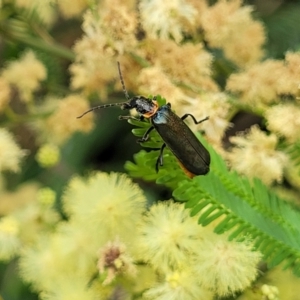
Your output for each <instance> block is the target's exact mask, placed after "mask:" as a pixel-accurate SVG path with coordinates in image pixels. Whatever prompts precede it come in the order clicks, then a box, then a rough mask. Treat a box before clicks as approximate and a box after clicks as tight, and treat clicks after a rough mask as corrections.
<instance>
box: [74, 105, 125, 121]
mask: <svg viewBox="0 0 300 300" xmlns="http://www.w3.org/2000/svg"><path fill="white" fill-rule="evenodd" d="M126 103H127V102H121V103H110V104H104V105H98V106H95V107H92V108H90V109H89V110H87V111H85V112H84V113H83V114H82V115H80V116H78V117H77V119H80V118H82V117H83V116H84V115H86V114H88V113H89V112H91V111H94V110H97V109H101V108H107V107H112V106H122V105H124V104H126Z"/></svg>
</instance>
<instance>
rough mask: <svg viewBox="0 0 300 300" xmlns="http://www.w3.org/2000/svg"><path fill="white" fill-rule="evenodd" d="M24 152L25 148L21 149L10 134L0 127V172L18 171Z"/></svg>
mask: <svg viewBox="0 0 300 300" xmlns="http://www.w3.org/2000/svg"><path fill="white" fill-rule="evenodd" d="M25 154H26V150H22V149H21V148H20V147H19V146H18V145H17V144H16V142H15V140H14V138H13V136H12V134H11V133H9V132H8V131H7V130H6V129H4V128H0V172H2V171H13V172H17V171H19V169H20V166H19V165H20V162H21V159H22V158H23V157H24V156H25Z"/></svg>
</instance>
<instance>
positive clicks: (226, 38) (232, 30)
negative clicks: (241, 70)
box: [200, 0, 265, 67]
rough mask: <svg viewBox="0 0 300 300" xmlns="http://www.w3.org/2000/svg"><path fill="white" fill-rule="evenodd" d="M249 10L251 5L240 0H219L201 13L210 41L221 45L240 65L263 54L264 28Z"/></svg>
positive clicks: (218, 46)
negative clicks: (246, 4) (245, 4)
mask: <svg viewBox="0 0 300 300" xmlns="http://www.w3.org/2000/svg"><path fill="white" fill-rule="evenodd" d="M251 12H252V8H251V7H250V6H242V1H241V0H232V1H225V0H221V1H218V2H217V3H216V4H215V5H214V6H212V7H209V8H208V9H206V10H205V11H204V12H203V13H202V14H201V16H200V18H201V23H202V27H203V29H204V35H205V39H206V40H207V41H208V43H209V45H210V46H211V47H216V48H222V49H223V51H224V54H225V56H226V57H227V58H229V59H230V60H232V61H233V62H235V63H236V64H237V65H239V66H241V67H245V66H248V65H251V64H253V63H255V62H257V61H258V60H259V59H260V58H261V57H262V55H263V51H262V45H263V43H264V41H265V34H264V29H263V27H262V24H261V23H259V22H258V21H254V20H253V19H252V17H251Z"/></svg>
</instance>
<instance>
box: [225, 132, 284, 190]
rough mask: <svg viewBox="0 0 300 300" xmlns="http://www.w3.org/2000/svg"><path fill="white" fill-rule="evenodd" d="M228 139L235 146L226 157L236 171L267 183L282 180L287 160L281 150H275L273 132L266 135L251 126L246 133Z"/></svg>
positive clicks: (275, 141)
mask: <svg viewBox="0 0 300 300" xmlns="http://www.w3.org/2000/svg"><path fill="white" fill-rule="evenodd" d="M230 141H231V142H232V143H233V144H235V147H233V148H232V151H231V152H230V153H228V155H227V158H228V159H229V161H230V163H231V165H232V167H233V168H234V169H235V170H236V171H237V172H238V173H241V174H244V175H246V176H248V177H250V178H253V177H258V178H260V179H261V180H262V181H263V182H264V183H265V184H267V185H271V184H272V183H273V182H280V181H281V180H282V178H283V170H284V167H285V166H286V164H287V162H288V160H287V156H286V155H285V154H284V153H283V152H281V151H277V150H276V145H277V142H278V141H277V137H276V135H275V134H270V135H267V134H266V133H264V132H262V131H261V130H260V129H259V128H258V127H257V126H253V127H251V130H250V131H249V132H248V133H247V134H245V135H241V136H234V137H231V139H230Z"/></svg>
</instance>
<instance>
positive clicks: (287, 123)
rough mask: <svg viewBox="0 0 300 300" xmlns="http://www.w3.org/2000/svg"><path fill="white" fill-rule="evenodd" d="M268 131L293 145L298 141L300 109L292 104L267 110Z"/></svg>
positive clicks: (299, 135)
mask: <svg viewBox="0 0 300 300" xmlns="http://www.w3.org/2000/svg"><path fill="white" fill-rule="evenodd" d="M265 117H266V119H267V126H268V129H269V130H271V131H273V132H275V133H278V134H279V135H280V136H283V137H285V138H286V139H287V140H288V141H289V142H291V143H293V142H295V141H297V140H299V139H300V130H299V128H300V108H299V107H298V106H296V105H294V104H279V105H275V106H272V107H271V108H269V109H267V111H266V114H265Z"/></svg>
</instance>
